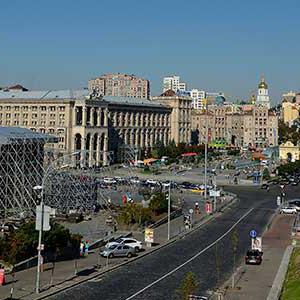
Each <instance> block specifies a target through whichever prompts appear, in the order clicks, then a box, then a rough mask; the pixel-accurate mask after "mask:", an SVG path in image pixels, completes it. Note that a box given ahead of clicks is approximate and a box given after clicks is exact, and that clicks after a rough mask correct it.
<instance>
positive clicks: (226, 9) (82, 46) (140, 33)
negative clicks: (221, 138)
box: [0, 0, 300, 103]
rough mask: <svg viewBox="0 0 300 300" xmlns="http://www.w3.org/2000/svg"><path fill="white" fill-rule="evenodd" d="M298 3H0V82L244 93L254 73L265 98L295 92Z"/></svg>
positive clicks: (299, 59) (299, 58)
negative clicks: (110, 83) (166, 85)
mask: <svg viewBox="0 0 300 300" xmlns="http://www.w3.org/2000/svg"><path fill="white" fill-rule="evenodd" d="M299 9H300V1H298V0H285V1H283V0H276V1H274V0H251V1H241V0H239V1H236V0H226V1H225V0H210V1H204V0H186V1H182V0H181V1H177V0H173V1H170V0H148V1H145V0H126V1H125V0H115V1H104V0H85V1H82V0H76V1H74V0H72V1H71V0H70V1H68V0H51V1H38V0H26V1H24V0H9V1H8V0H4V1H2V2H1V10H0V86H7V85H12V84H15V83H21V84H23V85H25V86H26V87H27V88H29V89H66V88H82V87H86V86H87V81H88V80H89V79H90V78H93V77H96V76H98V75H101V74H105V73H112V72H120V73H128V74H135V75H137V76H141V77H143V78H146V79H149V80H150V84H151V94H152V95H158V94H160V93H161V90H162V78H163V77H164V76H167V75H173V74H176V75H179V76H180V77H181V80H182V81H185V82H187V84H188V87H189V88H198V89H203V90H206V91H210V92H219V91H222V92H224V93H225V94H226V95H227V96H228V97H229V98H230V99H232V100H235V99H248V98H249V97H250V95H251V93H252V92H253V91H254V90H256V89H257V85H258V82H259V80H260V77H261V75H264V76H265V79H266V81H267V83H268V84H269V92H270V95H271V98H272V101H273V103H277V102H279V101H280V100H281V95H282V93H283V92H287V91H290V90H294V91H300V86H299V85H300V84H299V83H300V38H299V37H300V18H299Z"/></svg>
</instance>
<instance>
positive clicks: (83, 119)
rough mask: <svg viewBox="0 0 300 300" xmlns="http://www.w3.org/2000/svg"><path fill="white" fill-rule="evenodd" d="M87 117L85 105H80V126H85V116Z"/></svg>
mask: <svg viewBox="0 0 300 300" xmlns="http://www.w3.org/2000/svg"><path fill="white" fill-rule="evenodd" d="M86 117H87V107H86V106H83V107H82V126H83V127H85V126H86V119H87V118H86Z"/></svg>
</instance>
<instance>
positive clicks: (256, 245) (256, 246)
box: [251, 237, 262, 252]
mask: <svg viewBox="0 0 300 300" xmlns="http://www.w3.org/2000/svg"><path fill="white" fill-rule="evenodd" d="M251 249H252V250H259V251H260V252H262V238H261V237H256V238H254V239H251Z"/></svg>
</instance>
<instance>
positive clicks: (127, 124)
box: [125, 112, 129, 127]
mask: <svg viewBox="0 0 300 300" xmlns="http://www.w3.org/2000/svg"><path fill="white" fill-rule="evenodd" d="M128 126H129V113H128V112H126V113H125V127H128Z"/></svg>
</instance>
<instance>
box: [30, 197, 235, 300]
mask: <svg viewBox="0 0 300 300" xmlns="http://www.w3.org/2000/svg"><path fill="white" fill-rule="evenodd" d="M237 199H238V198H237V196H235V197H234V198H233V199H231V201H230V202H229V203H228V204H227V205H225V206H224V207H223V208H222V210H223V211H225V210H227V209H228V208H230V207H231V205H233V204H234V203H235V202H236V201H237ZM220 215H222V212H217V213H216V214H215V215H210V216H208V217H207V218H204V219H203V221H201V222H199V223H198V224H197V225H196V226H194V227H193V228H191V229H190V230H188V231H185V232H184V233H183V234H179V235H177V236H175V237H173V238H172V239H171V240H170V241H168V242H166V243H165V244H162V245H161V246H160V247H157V248H153V250H150V251H148V252H146V253H143V254H141V255H139V256H137V257H135V258H134V259H131V260H128V261H125V262H123V263H121V264H118V265H116V266H113V267H111V268H110V269H108V270H103V271H102V272H101V271H100V272H97V273H96V274H93V275H91V276H89V277H85V278H83V279H82V280H79V281H77V282H74V283H72V284H70V285H68V286H66V287H63V288H58V289H57V290H54V291H51V292H49V293H46V292H45V293H46V294H44V295H40V296H38V297H35V298H33V299H34V300H41V299H46V298H48V297H50V296H53V295H56V294H58V293H60V292H62V291H66V290H68V289H71V288H73V287H75V286H77V285H79V284H82V283H84V282H87V281H89V280H92V279H94V278H96V277H99V276H101V275H103V274H106V273H109V272H111V271H114V270H116V269H118V268H120V267H122V266H124V265H127V264H129V263H131V262H133V261H136V260H138V259H140V258H143V257H145V256H147V255H150V254H152V253H154V252H156V251H158V250H160V249H163V248H165V247H167V246H169V245H171V244H172V243H174V242H176V241H177V240H179V239H182V238H184V237H185V236H187V235H189V234H191V233H192V232H194V231H195V230H197V229H198V228H200V227H202V226H204V225H206V224H207V223H209V222H210V221H212V220H214V219H216V218H217V217H219V216H220ZM54 288H55V287H54Z"/></svg>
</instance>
